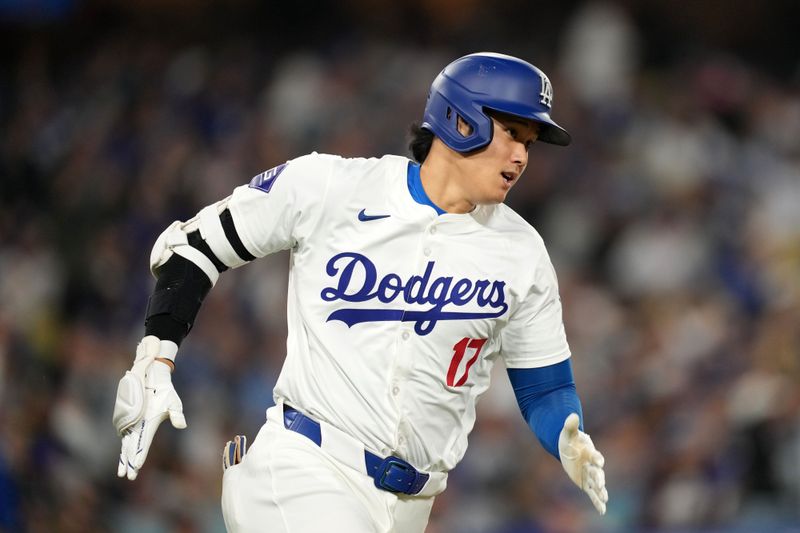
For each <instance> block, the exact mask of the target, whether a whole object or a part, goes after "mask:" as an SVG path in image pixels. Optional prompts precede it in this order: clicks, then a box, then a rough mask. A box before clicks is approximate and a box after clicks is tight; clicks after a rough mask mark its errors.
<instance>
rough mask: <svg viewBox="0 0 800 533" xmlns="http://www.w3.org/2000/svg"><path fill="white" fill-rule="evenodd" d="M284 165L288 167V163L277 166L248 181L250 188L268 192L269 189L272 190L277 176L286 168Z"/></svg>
mask: <svg viewBox="0 0 800 533" xmlns="http://www.w3.org/2000/svg"><path fill="white" fill-rule="evenodd" d="M286 165H288V163H284V164H282V165H278V166H277V167H274V168H271V169H269V170H267V171H264V172H262V173H261V174H259V175H258V176H256V177H254V178H253V179H251V180H250V188H252V189H259V190H261V191H264V192H269V191H270V189H272V185H273V184H274V183H275V180H276V179H278V176H280V175H281V172H283V169H285V168H286Z"/></svg>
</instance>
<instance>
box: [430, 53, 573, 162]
mask: <svg viewBox="0 0 800 533" xmlns="http://www.w3.org/2000/svg"><path fill="white" fill-rule="evenodd" d="M552 104H553V86H552V85H551V84H550V80H549V79H547V76H546V75H545V73H544V72H542V71H541V70H539V69H538V68H536V67H534V66H533V65H531V64H530V63H528V62H526V61H523V60H521V59H517V58H516V57H512V56H508V55H505V54H496V53H492V52H482V53H478V54H470V55H467V56H464V57H462V58H459V59H456V60H455V61H453V62H452V63H450V64H449V65H447V66H446V67H445V68H444V70H442V72H440V73H439V75H438V76H437V77H436V79H435V80H433V83H432V84H431V90H430V92H429V93H428V102H427V104H426V105H425V114H424V116H423V119H422V127H423V128H425V129H428V130H430V131H432V132H433V133H434V134H435V135H436V136H437V137H439V138H440V139H441V140H442V141H443V142H444V143H445V144H446V145H447V146H449V147H450V148H452V149H453V150H455V151H457V152H470V151H472V150H476V149H478V148H482V147H484V146H486V145H487V144H489V143H490V142H491V141H492V133H493V131H494V127H493V126H492V119H491V118H490V117H489V115H487V114H486V111H487V110H491V111H499V112H501V113H506V114H509V115H514V116H517V117H521V118H524V119H528V120H532V121H534V122H538V123H539V124H540V130H539V140H540V141H544V142H546V143H551V144H559V145H561V146H566V145H568V144H569V143H570V140H571V138H570V135H569V133H567V131H566V130H565V129H564V128H562V127H561V126H559V125H558V124H556V123H555V122H554V121H553V119H552V118H550V107H551V106H552ZM457 116H461V118H462V119H463V120H465V121H466V122H467V123H468V124H469V125H470V126H472V132H471V133H470V134H469V135H468V136H466V137H465V136H464V135H462V134H461V133H460V132H459V131H458V122H457V118H456V117H457Z"/></svg>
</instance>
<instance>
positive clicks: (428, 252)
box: [422, 247, 431, 255]
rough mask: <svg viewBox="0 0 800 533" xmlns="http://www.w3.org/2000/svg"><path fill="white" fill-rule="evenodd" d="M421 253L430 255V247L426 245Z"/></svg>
mask: <svg viewBox="0 0 800 533" xmlns="http://www.w3.org/2000/svg"><path fill="white" fill-rule="evenodd" d="M422 253H423V254H425V255H431V249H430V248H427V247H426V248H425V249H424V250H422Z"/></svg>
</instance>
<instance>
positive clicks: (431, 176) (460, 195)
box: [419, 142, 475, 213]
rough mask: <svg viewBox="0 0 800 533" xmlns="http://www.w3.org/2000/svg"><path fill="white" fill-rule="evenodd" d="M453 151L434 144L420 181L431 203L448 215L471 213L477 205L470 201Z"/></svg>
mask: <svg viewBox="0 0 800 533" xmlns="http://www.w3.org/2000/svg"><path fill="white" fill-rule="evenodd" d="M450 152H451V151H450V150H448V149H447V148H446V147H444V146H443V145H439V143H436V142H434V144H433V145H432V146H431V150H430V153H429V154H428V157H427V158H425V162H424V163H422V166H421V167H420V173H419V175H420V181H422V188H423V189H425V194H427V195H428V198H430V199H431V201H432V202H433V203H434V204H436V205H438V206H439V207H440V208H442V209H444V210H445V211H447V212H448V213H469V212H470V211H472V210H473V209H475V204H473V203H471V202H470V201H469V198H468V197H467V194H466V191H465V190H464V187H463V184H464V182H465V178H467V177H466V176H463V172H462V171H461V169H460V167H459V165H458V162H457V161H456V159H455V158H454V157H452V154H451V153H450Z"/></svg>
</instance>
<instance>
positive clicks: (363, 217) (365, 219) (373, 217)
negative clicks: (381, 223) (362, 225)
mask: <svg viewBox="0 0 800 533" xmlns="http://www.w3.org/2000/svg"><path fill="white" fill-rule="evenodd" d="M365 211H366V209H362V210H361V211H359V212H358V220H360V221H361V222H368V221H370V220H380V219H381V218H389V217H390V216H392V215H368V214H366V213H365Z"/></svg>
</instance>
